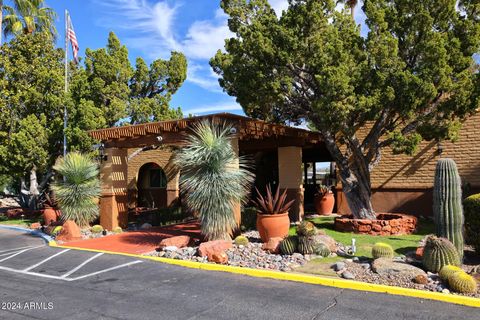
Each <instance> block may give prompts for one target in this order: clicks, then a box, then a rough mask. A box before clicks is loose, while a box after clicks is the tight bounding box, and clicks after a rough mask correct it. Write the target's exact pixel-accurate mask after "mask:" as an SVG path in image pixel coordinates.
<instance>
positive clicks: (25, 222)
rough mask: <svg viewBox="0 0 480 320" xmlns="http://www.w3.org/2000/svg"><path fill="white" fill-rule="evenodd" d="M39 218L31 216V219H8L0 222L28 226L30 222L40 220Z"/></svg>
mask: <svg viewBox="0 0 480 320" xmlns="http://www.w3.org/2000/svg"><path fill="white" fill-rule="evenodd" d="M40 221H41V218H32V219H23V220H22V219H8V220H0V224H3V225H9V226H21V227H30V225H31V224H32V223H35V222H40Z"/></svg>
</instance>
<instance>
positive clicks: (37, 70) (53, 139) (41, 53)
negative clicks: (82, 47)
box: [0, 33, 65, 177]
mask: <svg viewBox="0 0 480 320" xmlns="http://www.w3.org/2000/svg"><path fill="white" fill-rule="evenodd" d="M62 58H63V53H62V50H60V49H55V48H54V46H53V43H52V41H51V40H49V37H48V36H47V35H46V34H44V33H38V34H34V35H20V36H18V37H17V38H15V39H13V40H12V41H11V42H10V43H8V44H4V45H3V46H2V55H0V96H1V98H0V173H8V174H10V175H14V176H17V177H20V176H23V175H24V174H25V173H26V172H28V171H30V170H32V169H33V168H34V167H35V168H37V169H38V170H40V171H41V172H45V171H46V169H47V168H48V167H49V166H51V165H53V163H54V161H55V158H56V157H57V156H58V155H60V154H61V141H62V130H63V126H62V122H63V101H64V98H65V95H64V84H63V76H62Z"/></svg>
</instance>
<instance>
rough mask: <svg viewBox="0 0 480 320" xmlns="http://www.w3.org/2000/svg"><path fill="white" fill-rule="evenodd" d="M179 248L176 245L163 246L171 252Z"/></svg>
mask: <svg viewBox="0 0 480 320" xmlns="http://www.w3.org/2000/svg"><path fill="white" fill-rule="evenodd" d="M177 250H178V248H177V247H176V246H166V247H164V248H163V251H167V252H168V251H170V252H173V251H177Z"/></svg>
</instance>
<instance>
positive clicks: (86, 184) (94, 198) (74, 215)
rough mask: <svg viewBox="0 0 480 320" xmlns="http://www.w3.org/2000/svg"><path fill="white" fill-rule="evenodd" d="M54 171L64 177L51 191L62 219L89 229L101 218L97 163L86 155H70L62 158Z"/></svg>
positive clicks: (53, 185)
mask: <svg viewBox="0 0 480 320" xmlns="http://www.w3.org/2000/svg"><path fill="white" fill-rule="evenodd" d="M53 169H54V170H55V171H56V172H57V173H59V174H60V175H61V177H60V178H59V179H58V180H57V181H55V182H54V183H53V184H52V189H53V191H54V192H55V196H56V200H57V203H58V206H59V208H60V210H61V211H62V218H63V219H64V220H73V221H75V223H77V224H78V225H79V226H87V225H88V224H89V223H90V222H92V221H93V220H95V219H96V218H97V217H98V198H99V196H100V181H99V179H98V166H97V164H96V163H95V162H94V161H93V160H92V159H90V158H89V157H88V156H86V155H83V154H80V153H77V152H71V153H69V154H67V155H66V156H65V157H62V158H59V159H58V160H57V162H56V164H55V166H54V167H53ZM62 178H63V179H62Z"/></svg>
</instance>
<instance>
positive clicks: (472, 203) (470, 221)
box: [463, 193, 480, 254]
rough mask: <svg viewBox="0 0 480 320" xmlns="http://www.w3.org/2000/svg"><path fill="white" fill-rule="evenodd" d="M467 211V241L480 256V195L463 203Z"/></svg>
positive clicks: (471, 197)
mask: <svg viewBox="0 0 480 320" xmlns="http://www.w3.org/2000/svg"><path fill="white" fill-rule="evenodd" d="M463 208H464V210H465V240H466V241H467V243H468V244H471V245H473V247H474V248H475V251H476V252H477V253H478V254H480V236H479V234H480V193H479V194H474V195H472V196H470V197H468V198H466V199H465V200H464V201H463Z"/></svg>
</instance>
